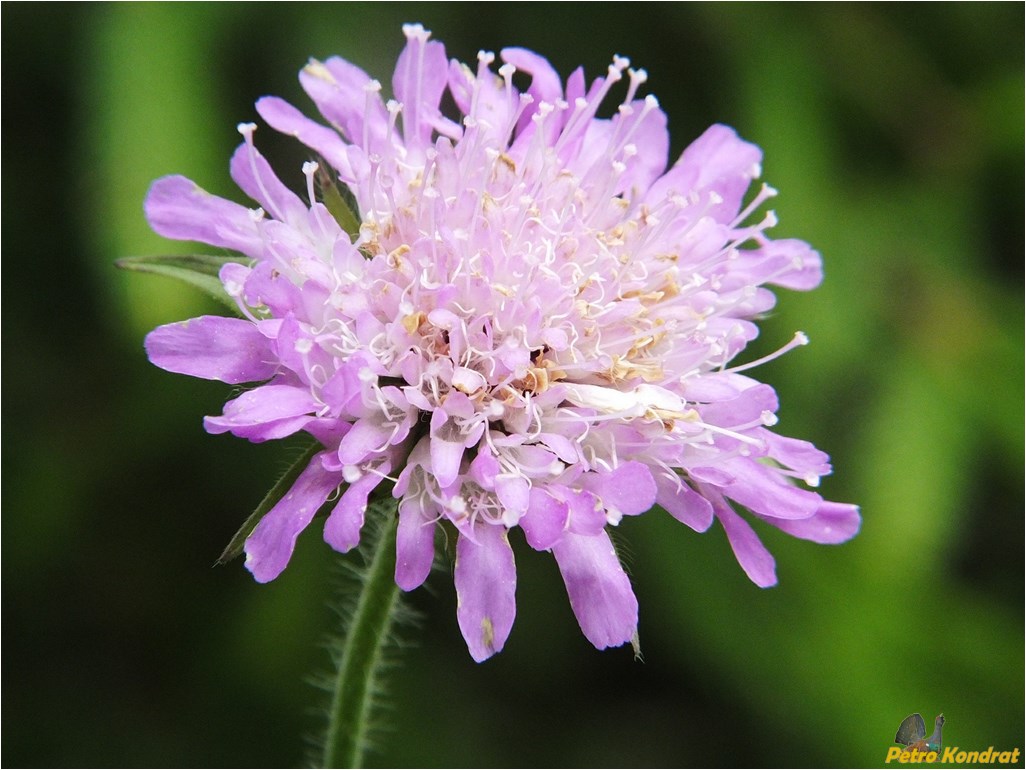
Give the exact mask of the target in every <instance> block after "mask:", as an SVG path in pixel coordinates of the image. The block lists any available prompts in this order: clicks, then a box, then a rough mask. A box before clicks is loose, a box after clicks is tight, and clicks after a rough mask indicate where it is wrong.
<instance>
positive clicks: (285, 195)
mask: <svg viewBox="0 0 1026 770" xmlns="http://www.w3.org/2000/svg"><path fill="white" fill-rule="evenodd" d="M251 134H252V125H251V126H250V137H249V140H248V141H246V142H243V143H242V144H240V145H239V146H238V148H236V150H235V154H233V155H232V159H231V163H230V165H229V169H230V171H231V175H232V179H233V180H235V184H237V185H238V186H239V188H240V189H241V190H242V191H243V192H244V193H246V195H248V196H249V197H250V198H252V199H253V200H255V201H257V202H258V203H259V204H260V205H261V206H263V208H264V211H266V212H267V213H268V214H270V215H271V216H272V217H274V218H275V219H278V220H281V221H282V222H289V223H293V222H296V221H299V222H302V221H303V219H306V218H307V216H308V214H309V209H308V208H307V207H306V205H305V204H304V203H303V201H302V200H300V199H299V196H297V195H296V194H295V193H294V192H292V191H291V190H290V189H289V188H287V187H286V186H285V185H283V184H282V183H281V180H280V179H278V176H277V174H275V173H274V171H273V170H272V169H271V164H269V163H268V162H267V160H266V159H265V158H264V156H263V155H261V154H260V153H259V152H257V149H256V147H254V146H253V144H252V143H251V142H252V135H251Z"/></svg>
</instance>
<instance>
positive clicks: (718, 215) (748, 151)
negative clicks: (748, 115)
mask: <svg viewBox="0 0 1026 770" xmlns="http://www.w3.org/2000/svg"><path fill="white" fill-rule="evenodd" d="M761 160H762V151H761V150H760V149H759V148H758V147H756V146H755V145H754V144H750V143H748V142H745V141H744V140H742V139H741V138H739V137H738V135H737V132H736V131H734V129H732V128H729V127H728V126H722V125H714V126H710V127H709V128H708V129H706V131H705V133H704V134H702V135H701V136H700V137H698V139H696V140H695V141H694V142H692V143H691V144H690V145H689V146H688V147H687V148H686V149H685V150H684V152H683V153H682V154H681V156H680V159H679V160H678V161H677V163H676V164H674V166H673V168H671V169H670V170H669V171H667V172H666V174H664V175H663V177H662V178H661V179H659V180H658V181H657V182H656V183H655V184H653V185H652V187H651V189H650V190H649V193H648V196H647V200H648V201H649V202H652V203H654V202H657V201H660V200H662V199H663V198H664V197H666V195H668V194H671V193H676V194H679V195H682V196H685V197H687V196H688V195H689V194H690V193H691V192H693V191H697V190H706V189H707V190H710V191H712V192H715V193H716V194H717V195H719V196H720V197H721V198H722V199H723V202H722V203H720V204H717V205H715V206H713V207H711V208H710V210H709V213H710V215H711V216H712V217H713V218H714V219H716V221H718V222H730V221H731V220H732V219H733V218H734V217H735V216H736V215H737V213H738V211H739V210H740V206H741V199H742V198H743V197H744V194H745V191H746V190H747V189H748V185H749V182H750V181H751V180H752V179H754V178H756V177H757V176H758V175H759V163H760V161H761Z"/></svg>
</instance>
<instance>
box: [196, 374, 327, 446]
mask: <svg viewBox="0 0 1026 770" xmlns="http://www.w3.org/2000/svg"><path fill="white" fill-rule="evenodd" d="M316 409H317V402H316V401H314V399H313V396H311V395H310V391H309V390H307V389H306V388H296V387H293V386H291V385H263V386H261V387H259V388H255V389H254V390H249V391H246V392H245V393H243V394H242V395H241V396H239V397H238V398H236V399H234V400H233V401H229V402H228V403H227V404H225V408H224V414H223V415H222V416H220V417H205V418H203V425H204V427H205V428H206V429H207V432H209V433H225V432H226V431H231V432H232V433H233V434H235V435H236V436H239V437H241V438H248V439H251V440H254V441H265V440H267V439H272V438H283V437H284V436H288V435H290V434H292V433H295V432H296V431H297V430H299V429H300V428H302V427H303V425H305V424H306V423H307V422H309V421H310V420H311V419H313V416H312V415H311V414H309V413H310V412H314V411H316Z"/></svg>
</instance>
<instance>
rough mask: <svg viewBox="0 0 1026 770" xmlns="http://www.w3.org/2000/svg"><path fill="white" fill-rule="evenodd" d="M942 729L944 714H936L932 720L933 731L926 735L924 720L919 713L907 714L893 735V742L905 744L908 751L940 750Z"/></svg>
mask: <svg viewBox="0 0 1026 770" xmlns="http://www.w3.org/2000/svg"><path fill="white" fill-rule="evenodd" d="M943 729H944V715H943V714H938V715H937V718H936V719H935V720H934V722H933V733H932V734H931V735H930V737H929V738H927V737H926V722H924V721H923V717H922V716H921V715H920V714H909V715H908V716H907V717H905V719H904V720H902V722H901V727H899V728H898V732H897V733H895V735H894V742H895V743H900V744H901V745H903V746H905V747H906V748H907V750H908V751H918V752H924V753H927V754H928V753H930V752H937V753H940V750H941V731H942V730H943Z"/></svg>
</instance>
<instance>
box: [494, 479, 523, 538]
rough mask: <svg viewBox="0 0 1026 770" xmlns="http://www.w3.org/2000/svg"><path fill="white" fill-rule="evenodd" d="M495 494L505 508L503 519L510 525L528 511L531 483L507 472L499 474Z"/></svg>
mask: <svg viewBox="0 0 1026 770" xmlns="http://www.w3.org/2000/svg"><path fill="white" fill-rule="evenodd" d="M495 494H496V496H497V497H498V498H499V502H500V503H502V507H503V508H504V509H505V512H504V513H503V515H502V520H503V521H504V522H506V521H508V522H509V524H510V526H512V525H513V524H516V523H517V521H519V520H520V517H521V516H523V515H524V514H525V513H527V507H528V505H529V500H530V494H531V485H530V484H528V482H527V479H525V478H523V477H521V476H512V475H507V474H503V475H501V476H498V477H497V478H496V479H495Z"/></svg>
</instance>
